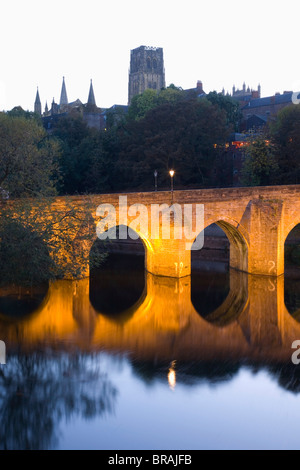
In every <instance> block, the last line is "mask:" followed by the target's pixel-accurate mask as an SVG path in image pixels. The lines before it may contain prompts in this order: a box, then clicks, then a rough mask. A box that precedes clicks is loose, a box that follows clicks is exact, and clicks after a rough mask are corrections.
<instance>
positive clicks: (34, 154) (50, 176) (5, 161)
mask: <svg viewBox="0 0 300 470" xmlns="http://www.w3.org/2000/svg"><path fill="white" fill-rule="evenodd" d="M58 153H59V148H58V145H57V143H56V142H55V141H54V140H51V139H50V138H49V137H48V135H47V133H46V131H45V130H44V129H43V127H41V126H40V125H39V124H38V122H37V121H36V120H35V119H28V118H25V117H15V116H14V115H9V114H5V113H0V186H1V187H2V188H3V189H5V190H7V191H9V194H10V197H35V196H37V195H44V196H51V195H54V194H55V192H56V190H55V186H56V183H57V179H58V168H57V158H58Z"/></svg>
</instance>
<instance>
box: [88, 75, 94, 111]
mask: <svg viewBox="0 0 300 470" xmlns="http://www.w3.org/2000/svg"><path fill="white" fill-rule="evenodd" d="M87 104H89V105H93V106H96V100H95V95H94V89H93V82H92V80H91V84H90V91H89V97H88V102H87Z"/></svg>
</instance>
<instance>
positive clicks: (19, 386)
mask: <svg viewBox="0 0 300 470" xmlns="http://www.w3.org/2000/svg"><path fill="white" fill-rule="evenodd" d="M116 397H117V389H116V388H115V387H114V386H113V384H112V383H111V382H110V380H109V379H108V377H107V375H106V374H104V373H101V371H100V368H99V355H80V354H77V353H76V354H66V353H65V354H63V353H57V354H56V353H54V352H49V353H47V355H46V354H45V353H37V352H36V353H30V355H26V354H16V355H14V356H10V358H9V361H8V363H7V365H6V366H2V367H1V366H0V422H1V426H0V449H2V450H5V449H15V450H17V449H24V450H27V449H28V450H29V449H35V450H38V449H48V448H54V447H57V445H58V437H59V436H58V434H59V423H60V422H61V421H62V420H63V419H65V420H70V419H72V418H74V417H76V416H78V415H79V416H80V417H81V418H84V419H86V420H88V419H93V418H95V417H97V416H98V417H99V416H103V415H106V414H110V413H113V412H114V406H115V401H116Z"/></svg>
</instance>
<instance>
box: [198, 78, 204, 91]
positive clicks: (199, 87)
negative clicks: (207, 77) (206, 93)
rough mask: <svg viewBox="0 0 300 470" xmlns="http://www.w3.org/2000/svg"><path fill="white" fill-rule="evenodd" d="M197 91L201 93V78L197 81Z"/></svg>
mask: <svg viewBox="0 0 300 470" xmlns="http://www.w3.org/2000/svg"><path fill="white" fill-rule="evenodd" d="M197 92H199V93H203V84H202V82H201V80H198V81H197Z"/></svg>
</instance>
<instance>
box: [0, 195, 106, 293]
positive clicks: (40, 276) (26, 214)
mask: <svg viewBox="0 0 300 470" xmlns="http://www.w3.org/2000/svg"><path fill="white" fill-rule="evenodd" d="M82 201H83V198H82V199H81V201H79V202H78V201H75V200H69V199H68V198H66V197H65V198H63V199H61V200H59V201H57V200H56V199H52V198H35V199H22V200H20V199H17V200H14V201H11V200H9V201H6V202H5V203H2V205H1V207H0V211H1V217H0V265H1V272H0V283H1V284H2V285H9V284H11V283H12V284H15V285H18V286H26V285H33V284H36V283H39V282H44V281H48V280H53V279H61V278H67V279H74V278H75V279H77V278H81V277H84V276H85V275H86V271H85V270H86V267H87V266H89V264H90V265H91V267H98V266H100V264H101V263H102V261H103V260H104V259H105V257H106V254H105V253H104V252H101V253H100V252H95V253H94V254H93V257H92V258H91V257H90V248H91V246H92V244H93V242H94V240H95V238H96V232H95V224H94V222H93V220H92V217H91V215H89V214H91V212H92V209H94V206H93V203H92V202H91V201H90V200H89V199H88V197H85V200H84V204H82Z"/></svg>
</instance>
